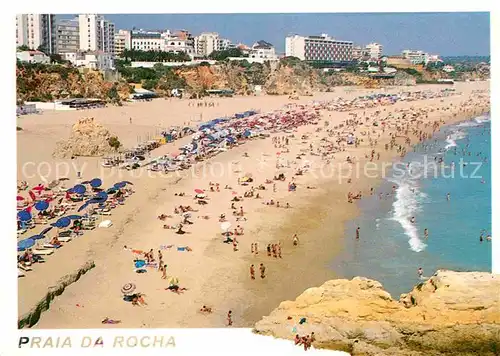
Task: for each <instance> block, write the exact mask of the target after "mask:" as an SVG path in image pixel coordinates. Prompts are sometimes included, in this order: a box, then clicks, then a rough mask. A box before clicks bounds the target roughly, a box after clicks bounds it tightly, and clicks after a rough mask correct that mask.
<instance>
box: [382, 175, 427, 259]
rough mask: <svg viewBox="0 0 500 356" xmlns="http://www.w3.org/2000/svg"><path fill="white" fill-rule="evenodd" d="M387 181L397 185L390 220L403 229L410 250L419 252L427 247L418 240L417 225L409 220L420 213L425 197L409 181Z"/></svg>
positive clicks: (415, 185)
mask: <svg viewBox="0 0 500 356" xmlns="http://www.w3.org/2000/svg"><path fill="white" fill-rule="evenodd" d="M389 180H390V181H392V182H394V183H396V184H397V185H398V188H397V189H396V199H395V201H394V203H393V214H392V217H391V220H394V221H397V222H398V223H399V224H400V225H401V227H402V228H403V230H404V233H405V235H406V236H407V237H408V238H409V240H408V243H409V245H410V249H411V250H413V251H415V252H421V251H423V250H424V249H425V248H426V247H427V245H426V244H425V243H423V242H422V240H420V237H419V233H418V228H417V225H416V223H415V224H413V223H411V222H410V219H411V217H412V216H415V215H417V214H416V213H417V212H419V211H421V202H422V200H423V199H425V197H426V195H425V194H424V193H422V192H420V191H419V190H418V186H417V184H416V183H415V182H413V181H411V180H404V179H402V180H399V179H394V180H391V179H389Z"/></svg>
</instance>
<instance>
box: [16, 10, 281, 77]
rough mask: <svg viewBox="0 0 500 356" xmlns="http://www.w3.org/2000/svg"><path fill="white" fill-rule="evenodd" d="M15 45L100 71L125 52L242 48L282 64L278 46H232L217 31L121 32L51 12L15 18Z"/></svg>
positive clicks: (197, 54)
mask: <svg viewBox="0 0 500 356" xmlns="http://www.w3.org/2000/svg"><path fill="white" fill-rule="evenodd" d="M16 44H17V46H18V47H19V46H23V45H24V46H27V47H28V48H30V49H32V50H31V51H27V52H29V53H18V58H19V59H21V60H25V61H30V62H31V61H37V62H45V61H46V59H43V60H42V59H40V58H42V57H43V55H42V53H40V52H38V51H37V50H40V51H43V52H44V53H46V54H59V55H61V57H62V58H63V59H65V60H68V61H70V62H72V63H73V64H75V65H77V66H86V67H90V68H96V69H109V68H112V67H113V59H114V58H115V57H117V56H120V55H121V54H122V53H123V52H124V51H125V50H141V51H165V52H173V53H179V52H184V53H186V54H187V55H189V56H190V57H191V58H192V59H196V58H205V57H207V56H210V54H212V53H213V52H214V51H221V50H228V49H231V48H239V49H240V50H241V51H242V52H243V53H245V54H246V55H248V57H250V58H256V59H261V60H277V59H278V56H277V55H276V52H275V50H274V47H273V46H272V45H271V44H270V43H268V42H265V41H259V42H257V43H255V44H254V45H253V46H252V47H248V46H245V45H243V44H233V43H231V41H230V40H228V39H226V38H222V37H221V36H220V35H219V34H218V33H216V32H203V33H201V34H200V35H198V36H193V35H192V34H191V33H189V31H186V30H179V31H170V30H162V31H149V30H135V29H134V30H116V29H115V25H114V24H113V23H112V22H111V21H109V20H107V19H106V18H104V16H102V15H99V14H80V15H78V16H77V17H75V18H73V19H61V20H59V21H56V18H55V15H51V14H21V15H17V16H16Z"/></svg>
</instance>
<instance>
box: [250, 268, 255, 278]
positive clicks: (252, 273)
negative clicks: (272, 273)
mask: <svg viewBox="0 0 500 356" xmlns="http://www.w3.org/2000/svg"><path fill="white" fill-rule="evenodd" d="M250 278H251V279H255V266H254V265H251V266H250Z"/></svg>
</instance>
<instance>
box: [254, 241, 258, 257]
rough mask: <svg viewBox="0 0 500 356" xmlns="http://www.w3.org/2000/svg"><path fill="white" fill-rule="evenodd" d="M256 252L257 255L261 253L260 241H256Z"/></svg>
mask: <svg viewBox="0 0 500 356" xmlns="http://www.w3.org/2000/svg"><path fill="white" fill-rule="evenodd" d="M255 254H256V255H258V254H259V243H258V242H256V243H255Z"/></svg>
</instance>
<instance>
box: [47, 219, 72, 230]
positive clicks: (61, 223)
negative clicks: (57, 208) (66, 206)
mask: <svg viewBox="0 0 500 356" xmlns="http://www.w3.org/2000/svg"><path fill="white" fill-rule="evenodd" d="M69 224H71V219H68V218H67V217H64V218H60V219H59V220H57V221H56V222H55V223H53V224H51V226H54V227H57V228H62V227H68V226H69Z"/></svg>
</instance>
